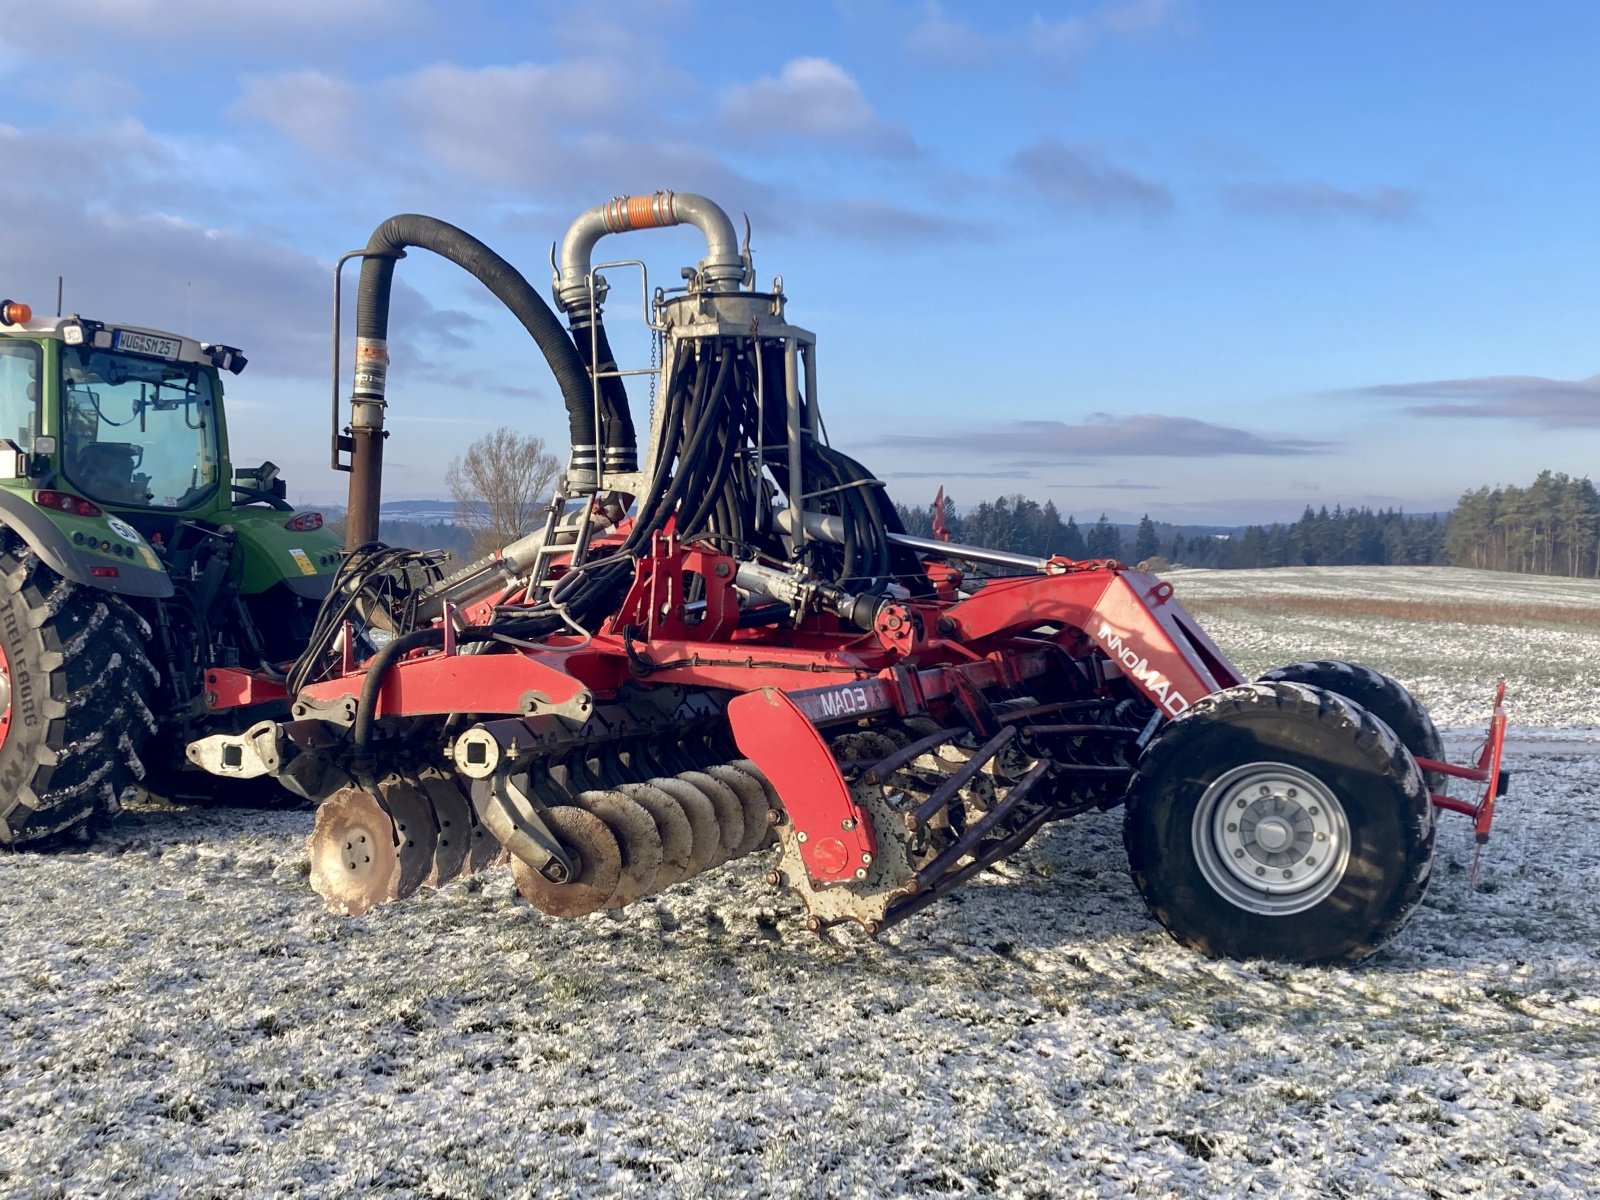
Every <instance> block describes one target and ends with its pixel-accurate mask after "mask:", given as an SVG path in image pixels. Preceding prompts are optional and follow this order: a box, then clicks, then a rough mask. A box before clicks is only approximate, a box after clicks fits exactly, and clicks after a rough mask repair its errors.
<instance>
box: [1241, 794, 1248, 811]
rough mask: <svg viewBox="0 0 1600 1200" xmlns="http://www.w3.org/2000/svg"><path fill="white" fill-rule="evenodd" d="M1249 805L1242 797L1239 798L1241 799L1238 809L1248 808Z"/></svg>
mask: <svg viewBox="0 0 1600 1200" xmlns="http://www.w3.org/2000/svg"><path fill="white" fill-rule="evenodd" d="M1249 803H1250V802H1249V801H1248V800H1246V799H1244V797H1242V796H1241V797H1240V798H1239V807H1240V808H1246V807H1248V806H1249Z"/></svg>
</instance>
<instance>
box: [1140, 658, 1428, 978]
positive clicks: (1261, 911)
mask: <svg viewBox="0 0 1600 1200" xmlns="http://www.w3.org/2000/svg"><path fill="white" fill-rule="evenodd" d="M1123 837H1124V841H1125V843H1126V845H1127V849H1128V861H1129V865H1130V866H1131V868H1132V871H1133V878H1134V882H1135V883H1136V884H1137V885H1138V887H1139V890H1140V892H1142V893H1143V895H1144V898H1145V902H1146V903H1147V904H1148V905H1149V907H1150V912H1151V913H1152V915H1154V916H1155V918H1156V920H1158V921H1159V922H1160V923H1161V924H1162V925H1163V926H1165V927H1166V929H1167V931H1168V932H1169V933H1170V934H1171V935H1172V936H1173V937H1174V938H1175V939H1176V940H1177V941H1179V942H1181V943H1182V944H1183V945H1185V946H1189V947H1191V948H1193V949H1195V950H1199V951H1200V952H1202V953H1204V954H1208V955H1211V956H1213V957H1227V958H1239V959H1244V958H1269V959H1279V960H1285V961H1290V962H1301V963H1353V962H1359V961H1360V960H1361V959H1363V958H1366V957H1368V956H1369V955H1371V954H1373V953H1374V952H1376V951H1377V950H1378V949H1379V948H1380V947H1382V946H1383V945H1384V943H1386V942H1387V941H1388V940H1389V939H1390V938H1392V937H1393V936H1394V935H1395V934H1396V933H1397V932H1399V930H1400V927H1401V926H1402V925H1404V924H1405V922H1406V919H1407V917H1409V916H1410V915H1411V912H1412V910H1413V909H1414V908H1416V906H1417V904H1418V902H1419V901H1420V900H1421V899H1422V894H1423V891H1424V889H1425V888H1426V886H1427V882H1428V876H1429V873H1430V871H1431V869H1432V865H1433V837H1434V823H1433V806H1432V804H1431V803H1430V801H1429V799H1428V794H1427V790H1426V788H1425V786H1424V784H1423V780H1422V774H1421V772H1420V771H1419V770H1418V769H1417V764H1416V761H1415V759H1413V758H1412V756H1411V752H1410V751H1409V750H1407V749H1406V748H1405V746H1404V745H1403V744H1402V743H1401V742H1400V739H1399V738H1398V737H1397V736H1396V734H1395V733H1394V732H1393V731H1392V730H1391V729H1390V728H1389V727H1388V725H1386V724H1384V723H1383V722H1381V721H1378V720H1376V719H1374V717H1373V716H1372V714H1371V713H1368V712H1367V711H1366V710H1365V709H1363V708H1361V707H1360V706H1359V705H1357V704H1355V703H1353V702H1352V701H1350V700H1348V699H1346V698H1344V697H1343V696H1340V695H1339V694H1337V693H1334V692H1329V691H1325V690H1323V689H1321V688H1315V687H1310V686H1308V685H1305V684H1299V683H1290V682H1272V683H1257V684H1246V685H1244V686H1242V687H1235V688H1229V689H1227V690H1226V691H1222V692H1217V693H1215V694H1213V695H1211V696H1207V697H1206V698H1205V699H1203V700H1201V701H1200V702H1199V703H1197V704H1196V705H1195V706H1194V707H1193V708H1192V709H1190V710H1189V711H1188V712H1186V713H1184V714H1183V715H1182V716H1181V717H1179V718H1177V719H1175V720H1173V721H1172V722H1170V723H1169V724H1168V725H1167V726H1166V727H1165V728H1164V729H1162V731H1161V732H1160V733H1159V734H1158V735H1157V736H1156V737H1155V739H1154V740H1152V741H1151V743H1150V745H1149V747H1148V748H1147V749H1146V751H1145V753H1144V756H1143V757H1142V758H1141V759H1140V762H1139V768H1138V771H1137V772H1136V774H1135V775H1134V778H1133V781H1132V782H1131V783H1130V785H1129V787H1128V797H1127V814H1126V819H1125V823H1124V826H1123Z"/></svg>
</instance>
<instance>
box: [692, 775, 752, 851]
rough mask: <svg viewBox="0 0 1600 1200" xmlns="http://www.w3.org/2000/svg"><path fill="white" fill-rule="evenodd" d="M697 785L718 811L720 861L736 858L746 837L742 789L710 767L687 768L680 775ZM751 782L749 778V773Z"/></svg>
mask: <svg viewBox="0 0 1600 1200" xmlns="http://www.w3.org/2000/svg"><path fill="white" fill-rule="evenodd" d="M678 778H679V779H681V780H683V781H684V782H685V783H688V784H692V785H693V786H694V787H696V788H698V789H699V790H700V792H701V794H702V795H704V796H705V798H706V799H707V800H709V801H711V807H712V808H713V809H715V810H716V814H717V840H718V843H719V844H720V852H721V858H720V861H721V862H727V861H728V860H729V859H731V858H733V857H734V855H735V853H736V852H737V851H738V849H739V846H740V844H741V843H742V842H743V841H744V825H745V821H744V801H743V798H742V797H741V796H740V795H739V793H738V792H737V791H736V790H735V789H734V788H732V787H731V786H729V785H728V784H726V783H724V782H723V781H722V780H721V779H720V778H719V777H718V776H715V775H713V774H711V773H710V772H709V771H685V772H683V774H681V775H679V776H678ZM746 781H747V782H748V778H747V777H746Z"/></svg>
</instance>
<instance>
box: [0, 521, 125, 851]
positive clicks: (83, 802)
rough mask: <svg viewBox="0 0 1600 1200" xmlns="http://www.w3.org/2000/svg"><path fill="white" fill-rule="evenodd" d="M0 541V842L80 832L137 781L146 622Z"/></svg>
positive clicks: (110, 811) (111, 810) (109, 811)
mask: <svg viewBox="0 0 1600 1200" xmlns="http://www.w3.org/2000/svg"><path fill="white" fill-rule="evenodd" d="M0 537H3V539H4V540H3V541H0V845H7V846H20V845H24V844H28V843H39V842H44V841H46V840H48V839H51V838H59V837H62V836H63V835H66V834H68V833H73V834H79V835H83V836H87V835H88V834H89V833H90V832H92V830H93V828H94V826H95V825H96V824H97V823H98V822H100V821H103V820H105V819H107V818H109V817H112V816H115V815H116V813H117V812H118V811H120V809H121V800H122V795H123V793H124V792H125V791H126V790H127V789H128V788H130V787H133V786H135V785H137V784H138V783H139V782H140V781H141V780H142V779H143V777H144V763H143V761H142V758H141V754H142V750H143V746H144V742H145V739H146V738H148V737H149V736H150V734H151V733H152V732H153V731H154V730H155V727H156V721H155V717H154V716H153V715H152V714H151V712H150V706H149V704H148V702H147V697H148V696H149V695H150V693H151V689H152V688H153V687H154V685H155V682H156V671H155V668H154V667H152V666H151V665H150V659H149V657H148V656H147V655H146V653H145V645H144V638H145V636H146V635H147V634H148V632H149V628H148V626H146V625H145V624H144V622H143V620H142V619H141V618H140V617H139V616H138V615H137V614H136V613H135V612H133V610H132V609H130V608H128V606H127V605H126V604H124V603H123V602H122V600H120V599H119V598H118V597H116V596H113V595H111V594H109V593H106V592H98V591H95V590H93V589H92V588H85V587H81V586H80V585H78V584H75V583H71V582H69V581H67V580H65V579H63V578H61V576H59V575H57V574H56V573H55V572H54V571H52V570H50V568H49V567H47V566H45V565H44V564H43V563H42V562H40V561H39V558H38V556H37V555H35V554H34V553H33V552H32V551H31V550H29V549H28V548H27V547H26V546H25V545H23V544H22V543H21V542H20V541H18V540H17V539H16V538H14V537H11V536H7V535H0Z"/></svg>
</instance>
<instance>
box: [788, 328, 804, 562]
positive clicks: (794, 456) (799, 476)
mask: <svg viewBox="0 0 1600 1200" xmlns="http://www.w3.org/2000/svg"><path fill="white" fill-rule="evenodd" d="M798 355H799V347H798V346H797V345H796V343H795V342H794V341H793V339H790V340H788V341H785V342H784V344H783V387H784V394H785V395H786V396H787V397H788V400H789V507H790V508H791V509H793V510H794V511H795V512H797V513H800V514H802V515H801V518H800V520H799V521H798V522H796V523H794V525H793V527H792V528H791V529H790V530H789V536H790V537H792V538H794V548H795V549H796V550H797V551H798V550H799V549H800V548H801V547H802V546H804V545H805V544H806V523H805V517H804V513H805V509H804V508H803V507H802V501H801V497H802V496H804V495H805V493H806V489H805V458H804V454H803V451H804V449H805V440H804V438H803V437H802V434H803V432H804V431H803V430H802V428H801V425H800V419H801V416H800V412H801V410H800V364H799V362H798ZM792 520H793V518H791V521H792Z"/></svg>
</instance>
